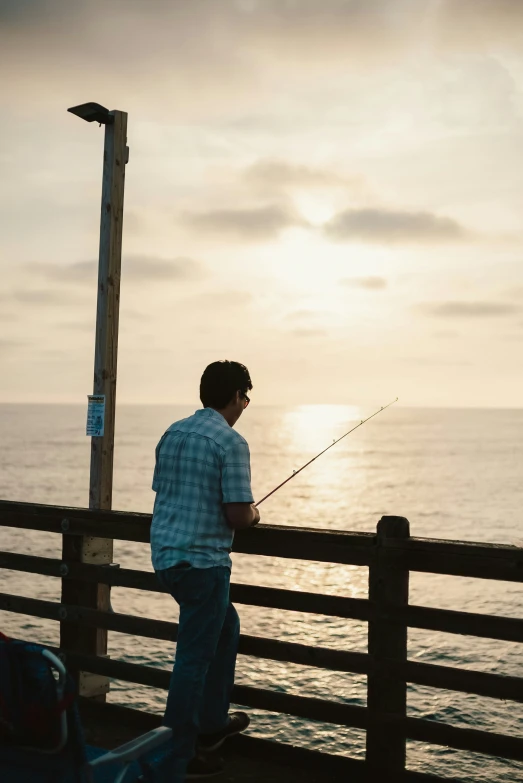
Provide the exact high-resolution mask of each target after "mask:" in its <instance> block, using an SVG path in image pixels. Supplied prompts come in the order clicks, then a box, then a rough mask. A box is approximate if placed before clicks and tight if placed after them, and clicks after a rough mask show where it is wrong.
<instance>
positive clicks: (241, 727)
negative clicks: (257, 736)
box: [198, 712, 251, 753]
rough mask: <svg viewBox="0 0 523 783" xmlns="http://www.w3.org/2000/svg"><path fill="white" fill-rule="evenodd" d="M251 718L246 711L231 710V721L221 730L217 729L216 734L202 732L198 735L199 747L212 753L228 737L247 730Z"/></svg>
mask: <svg viewBox="0 0 523 783" xmlns="http://www.w3.org/2000/svg"><path fill="white" fill-rule="evenodd" d="M250 722H251V719H250V718H249V716H248V715H247V714H246V713H245V712H231V713H230V714H229V721H228V723H227V725H226V726H225V728H223V729H222V730H221V731H215V732H214V734H200V736H199V737H198V748H199V749H200V750H202V751H204V752H205V753H211V752H212V751H213V750H217V749H218V748H219V747H220V746H221V745H223V743H224V742H225V740H226V739H227V738H228V737H232V736H233V735H234V734H239V733H240V731H245V729H246V728H247V726H248V725H249V723H250Z"/></svg>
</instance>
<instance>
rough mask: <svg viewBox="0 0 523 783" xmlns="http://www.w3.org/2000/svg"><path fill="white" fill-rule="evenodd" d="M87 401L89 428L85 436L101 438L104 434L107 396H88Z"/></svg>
mask: <svg viewBox="0 0 523 783" xmlns="http://www.w3.org/2000/svg"><path fill="white" fill-rule="evenodd" d="M87 400H88V404H87V427H86V430H85V434H86V435H91V437H94V438H101V437H102V435H103V434H104V422H105V394H88V395H87Z"/></svg>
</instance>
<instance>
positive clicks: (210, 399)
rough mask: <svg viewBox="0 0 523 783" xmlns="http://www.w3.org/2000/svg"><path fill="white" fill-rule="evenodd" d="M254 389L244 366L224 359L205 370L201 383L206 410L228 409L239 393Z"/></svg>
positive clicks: (202, 398)
mask: <svg viewBox="0 0 523 783" xmlns="http://www.w3.org/2000/svg"><path fill="white" fill-rule="evenodd" d="M250 389H252V383H251V376H250V375H249V370H248V369H247V367H246V366H245V365H244V364H240V363H239V362H230V361H228V360H227V359H223V360H222V361H219V362H213V363H212V364H209V366H208V367H206V368H205V370H204V372H203V375H202V379H201V381H200V400H201V401H202V404H203V407H204V408H216V409H217V410H221V409H222V408H225V407H227V405H228V404H229V403H230V401H231V400H232V398H233V397H234V395H235V393H236V392H237V391H241V392H243V393H244V394H245V393H246V392H248V391H249V390H250Z"/></svg>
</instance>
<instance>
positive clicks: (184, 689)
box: [156, 563, 240, 779]
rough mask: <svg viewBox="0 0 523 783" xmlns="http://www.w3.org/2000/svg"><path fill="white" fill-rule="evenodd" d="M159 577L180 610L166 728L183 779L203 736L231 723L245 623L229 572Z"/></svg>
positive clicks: (185, 566)
mask: <svg viewBox="0 0 523 783" xmlns="http://www.w3.org/2000/svg"><path fill="white" fill-rule="evenodd" d="M156 576H157V577H158V580H159V582H160V584H161V585H162V586H163V587H165V588H166V589H167V590H168V591H169V592H170V593H171V595H172V596H173V598H174V599H175V600H176V601H177V603H178V604H179V605H180V622H179V627H178V641H177V645H176V655H175V659H174V668H173V673H172V676H171V683H170V686H169V695H168V697H167V706H166V709H165V716H164V724H165V725H166V726H169V727H170V728H172V729H173V744H172V748H171V758H172V759H173V762H174V767H173V771H174V772H175V773H179V774H180V773H181V774H183V773H184V772H185V767H186V766H187V763H188V762H189V761H190V760H191V759H192V758H193V756H194V753H195V747H196V738H197V736H198V734H200V733H202V734H210V733H213V732H215V731H219V730H220V729H222V728H223V727H224V726H225V725H226V723H227V714H228V711H229V704H230V698H231V691H232V687H233V685H234V669H235V665H236V654H237V651H238V641H239V638H240V620H239V617H238V613H237V611H236V609H235V608H234V606H233V605H232V604H231V602H230V600H229V583H230V578H231V572H230V569H229V568H227V567H225V566H219V567H214V568H193V567H192V566H191V565H190V564H189V563H180V564H178V565H176V566H173V568H167V569H165V570H162V571H157V572H156ZM181 779H183V778H181Z"/></svg>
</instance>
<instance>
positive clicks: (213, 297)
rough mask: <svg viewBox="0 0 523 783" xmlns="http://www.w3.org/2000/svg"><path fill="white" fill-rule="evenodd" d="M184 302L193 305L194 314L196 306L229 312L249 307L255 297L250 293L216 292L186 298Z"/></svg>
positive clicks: (238, 291)
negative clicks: (232, 309)
mask: <svg viewBox="0 0 523 783" xmlns="http://www.w3.org/2000/svg"><path fill="white" fill-rule="evenodd" d="M183 301H184V302H186V303H189V304H190V305H191V310H193V311H194V312H196V309H195V305H198V307H202V308H209V309H210V310H213V309H216V310H223V309H225V310H229V309H231V308H234V309H240V308H242V307H248V306H249V305H250V304H251V303H252V302H253V301H254V296H253V295H252V294H251V292H250V291H241V290H230V289H229V290H227V291H224V290H214V291H205V292H203V293H199V294H195V295H194V296H189V297H186V298H185V299H184V300H183Z"/></svg>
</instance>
